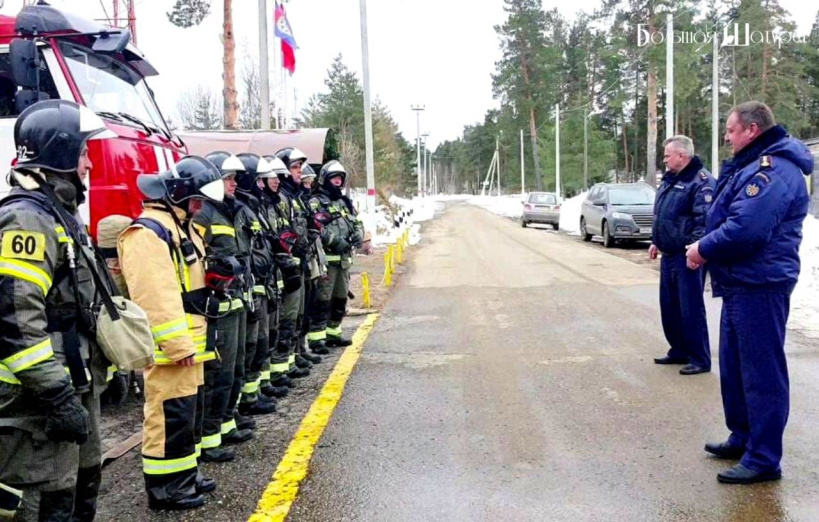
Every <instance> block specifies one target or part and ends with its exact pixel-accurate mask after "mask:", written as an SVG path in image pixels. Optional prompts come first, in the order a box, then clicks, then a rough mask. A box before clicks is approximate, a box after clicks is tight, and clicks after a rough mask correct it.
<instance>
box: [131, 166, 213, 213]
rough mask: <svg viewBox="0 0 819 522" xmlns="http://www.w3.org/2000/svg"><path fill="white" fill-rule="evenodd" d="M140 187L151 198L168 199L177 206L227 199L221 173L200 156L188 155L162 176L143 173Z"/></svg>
mask: <svg viewBox="0 0 819 522" xmlns="http://www.w3.org/2000/svg"><path fill="white" fill-rule="evenodd" d="M137 186H138V187H139V190H141V191H142V193H143V194H145V197H147V198H148V199H167V200H168V201H170V202H171V203H173V204H175V205H179V204H180V203H182V202H184V201H187V200H189V199H194V198H198V199H205V198H207V199H211V200H213V201H222V200H223V199H224V197H225V184H224V183H222V173H221V172H219V169H218V168H216V165H214V164H213V163H211V162H210V161H208V160H206V159H205V158H203V157H201V156H185V157H184V158H182V159H180V160H179V161H177V162H176V164H175V165H171V170H169V171H167V172H163V173H162V174H159V175H154V174H140V175H139V176H137Z"/></svg>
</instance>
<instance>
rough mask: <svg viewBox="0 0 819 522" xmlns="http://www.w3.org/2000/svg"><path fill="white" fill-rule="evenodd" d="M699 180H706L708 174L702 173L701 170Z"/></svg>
mask: <svg viewBox="0 0 819 522" xmlns="http://www.w3.org/2000/svg"><path fill="white" fill-rule="evenodd" d="M700 179H708V174H706V173H705V172H704V171H702V170H701V171H700Z"/></svg>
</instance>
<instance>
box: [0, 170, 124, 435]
mask: <svg viewBox="0 0 819 522" xmlns="http://www.w3.org/2000/svg"><path fill="white" fill-rule="evenodd" d="M18 174H19V175H31V176H39V174H26V173H25V171H18ZM47 182H48V183H49V185H51V186H52V188H53V191H54V193H55V196H56V197H57V200H58V201H57V204H59V205H60V206H61V207H62V209H63V210H64V211H65V212H63V213H62V216H63V221H65V223H66V225H68V226H69V227H71V228H72V229H73V230H72V232H73V235H74V236H75V237H77V238H78V239H81V240H82V241H83V242H84V243H85V244H83V245H76V244H74V241H73V240H72V239H71V237H70V236H69V234H68V233H66V230H65V228H64V227H63V226H62V225H61V222H60V221H59V220H58V219H57V217H56V216H55V215H53V214H52V210H50V204H49V201H48V199H47V197H46V196H45V195H44V194H43V193H41V192H39V191H29V190H25V189H23V188H21V187H15V188H14V189H12V191H11V194H10V195H9V196H8V197H7V198H5V199H4V200H3V202H2V206H0V427H2V426H11V427H16V428H20V429H24V430H27V431H32V432H35V433H36V432H39V431H41V430H42V429H43V427H44V426H43V424H42V422H43V418H44V415H45V414H46V413H47V411H48V407H47V405H41V403H40V402H39V401H38V399H37V398H38V396H43V395H48V396H51V397H56V396H62V394H63V393H72V392H74V391H76V392H78V393H83V392H88V391H91V390H93V392H94V393H95V395H98V394H100V393H102V391H103V390H104V388H105V383H106V380H107V377H108V375H109V374H110V375H113V372H112V371H111V372H109V371H108V370H109V366H110V363H108V362H107V361H106V360H105V357H104V356H103V354H102V351H101V350H100V349H99V347H98V346H97V345H96V343H95V341H94V340H93V339H94V336H93V333H92V332H93V328H94V325H93V321H94V317H95V315H94V313H95V311H96V310H98V307H97V306H96V302H98V299H97V294H96V288H95V285H94V282H93V278H92V276H91V272H90V268H89V261H88V260H94V259H95V257H94V252H93V249H92V248H91V247H90V241H89V240H88V236H87V235H86V233H85V227H84V226H83V225H82V223H81V222H80V221H79V220H78V219H76V218H74V219H72V216H75V215H76V211H77V205H76V189H75V188H74V186H73V185H72V184H70V183H69V182H67V181H63V180H61V179H59V178H51V176H49V177H48V178H47ZM69 245H71V248H72V250H71V254H70V253H69V249H68V247H69ZM79 248H82V249H83V251H84V252H85V254H86V256H87V258H86V257H84V256H82V255H80V252H79V250H78V249H79ZM69 255H75V257H76V270H75V271H74V272H73V273H71V271H70V270H69ZM97 265H98V266H97V268H98V269H99V263H97ZM74 280H76V281H77V284H76V288H75V285H74V283H73V282H72V281H74ZM77 298H79V300H80V303H79V307H78V303H77ZM80 309H82V310H83V311H84V313H82V314H81V313H80ZM81 317H82V319H81ZM72 381H73V383H72ZM72 386H73V388H72ZM43 406H45V407H43Z"/></svg>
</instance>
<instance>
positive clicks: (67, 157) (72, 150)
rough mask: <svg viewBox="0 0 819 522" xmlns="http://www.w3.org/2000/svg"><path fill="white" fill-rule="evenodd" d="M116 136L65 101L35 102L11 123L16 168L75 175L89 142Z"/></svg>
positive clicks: (90, 113)
mask: <svg viewBox="0 0 819 522" xmlns="http://www.w3.org/2000/svg"><path fill="white" fill-rule="evenodd" d="M116 136H117V135H116V134H115V133H114V132H112V131H110V130H108V129H107V128H106V127H105V123H103V121H102V119H101V118H100V117H99V116H97V115H96V114H95V113H94V111H92V110H91V109H89V108H88V107H82V106H80V105H77V104H76V103H74V102H72V101H67V100H45V101H41V102H37V103H35V104H33V105H31V106H29V107H28V108H26V110H24V111H23V112H22V113H21V114H20V116H19V117H18V118H17V121H16V122H15V123H14V146H15V147H16V148H17V166H19V167H28V168H42V169H47V170H50V171H53V172H63V173H71V172H76V171H77V165H78V164H79V162H80V152H81V151H82V148H83V146H84V145H85V143H86V142H87V141H88V140H92V139H107V138H115V137H116Z"/></svg>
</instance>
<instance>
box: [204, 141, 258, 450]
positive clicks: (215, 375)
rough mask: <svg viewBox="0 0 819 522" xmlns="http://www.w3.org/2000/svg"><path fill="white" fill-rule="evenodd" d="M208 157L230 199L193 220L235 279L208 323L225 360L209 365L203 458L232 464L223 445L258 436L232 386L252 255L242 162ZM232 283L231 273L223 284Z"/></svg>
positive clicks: (209, 204) (207, 205)
mask: <svg viewBox="0 0 819 522" xmlns="http://www.w3.org/2000/svg"><path fill="white" fill-rule="evenodd" d="M205 159H207V160H208V161H210V162H211V163H213V164H214V165H215V166H216V168H218V169H219V171H220V172H221V174H222V181H223V183H224V185H225V198H224V200H223V201H209V200H206V201H205V202H204V203H203V205H202V210H201V211H200V212H199V213H197V214H196V215H195V216H194V217H193V223H194V227H197V229H198V231H199V233H200V234H201V235H202V237H203V238H204V240H205V252H206V257H207V259H208V260H209V261H211V262H214V263H220V264H222V265H223V266H224V267H226V272H230V269H231V268H232V270H233V277H234V279H233V282H232V284H230V285H229V286H228V287H227V288H226V289H225V292H226V294H227V296H229V299H226V300H225V302H224V303H223V309H222V310H220V312H221V313H220V314H219V317H218V318H217V319H213V320H209V324H208V328H215V329H216V336H215V337H216V349H217V350H218V352H219V355H220V357H219V359H214V360H212V361H208V362H206V363H205V417H204V421H203V427H202V460H203V461H205V462H228V461H231V460H233V459H234V458H235V457H236V454H235V453H234V452H233V451H232V450H230V449H227V448H223V447H221V446H222V445H223V444H236V443H241V442H245V441H248V440H250V439H251V438H253V432H252V431H250V430H249V429H238V428H237V425H236V419H235V417H234V411H233V410H234V407H235V406H236V401H237V400H238V398H239V387H238V386H237V387H236V389H235V390H234V386H233V384H234V375H235V374H236V373H237V372H236V364H237V362H236V361H237V358H236V355H237V353H238V352H239V322H240V320H243V318H244V317H245V315H244V314H243V312H244V310H245V307H244V301H243V296H244V288H243V286H242V285H243V282H244V281H243V278H242V277H241V276H242V275H243V270H242V263H247V259H248V257H249V253H250V245H249V244H247V243H245V242H244V241H243V238H244V237H245V235H244V234H241V233H240V234H237V233H236V229H237V228H242V227H243V226H246V225H249V223H246V220H245V219H244V216H245V213H244V212H242V211H241V204H240V203H238V202H237V201H236V199H235V198H234V193H235V192H236V173H237V172H239V171H243V170H244V165H242V162H241V161H240V160H239V158H237V157H236V156H233V155H231V154H228V153H227V152H214V153H211V154H208V155H207V156H205ZM230 279H231V278H230V276H229V275H227V276H226V277H225V279H224V281H228V280H230ZM243 364H244V361H242V365H243ZM241 373H242V374H243V373H244V372H243V371H242V372H241Z"/></svg>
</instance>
